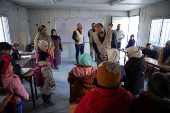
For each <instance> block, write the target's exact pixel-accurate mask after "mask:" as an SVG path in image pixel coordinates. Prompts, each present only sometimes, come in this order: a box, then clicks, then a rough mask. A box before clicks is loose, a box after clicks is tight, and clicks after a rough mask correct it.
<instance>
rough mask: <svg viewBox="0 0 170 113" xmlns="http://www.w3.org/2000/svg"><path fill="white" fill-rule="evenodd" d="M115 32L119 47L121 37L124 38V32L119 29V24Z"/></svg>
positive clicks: (119, 46)
mask: <svg viewBox="0 0 170 113" xmlns="http://www.w3.org/2000/svg"><path fill="white" fill-rule="evenodd" d="M114 31H115V33H116V39H117V45H118V48H121V42H122V39H124V38H125V35H124V32H123V31H122V30H121V29H120V24H118V25H117V29H115V30H114Z"/></svg>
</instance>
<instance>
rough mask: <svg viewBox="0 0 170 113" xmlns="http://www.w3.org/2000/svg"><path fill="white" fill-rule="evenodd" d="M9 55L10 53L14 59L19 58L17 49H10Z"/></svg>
mask: <svg viewBox="0 0 170 113" xmlns="http://www.w3.org/2000/svg"><path fill="white" fill-rule="evenodd" d="M11 55H12V58H13V59H14V61H15V60H18V59H19V52H18V50H17V51H16V50H14V49H12V50H11Z"/></svg>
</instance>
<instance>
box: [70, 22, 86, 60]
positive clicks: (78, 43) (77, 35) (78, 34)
mask: <svg viewBox="0 0 170 113" xmlns="http://www.w3.org/2000/svg"><path fill="white" fill-rule="evenodd" d="M72 39H73V40H74V41H75V47H76V60H77V63H78V58H79V51H80V52H81V54H83V53H84V36H83V31H82V25H81V24H80V23H78V24H77V29H76V30H75V31H74V32H73V36H72Z"/></svg>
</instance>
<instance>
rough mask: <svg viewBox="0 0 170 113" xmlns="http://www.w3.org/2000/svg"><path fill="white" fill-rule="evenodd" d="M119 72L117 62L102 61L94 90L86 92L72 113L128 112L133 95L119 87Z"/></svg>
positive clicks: (119, 68)
mask: <svg viewBox="0 0 170 113" xmlns="http://www.w3.org/2000/svg"><path fill="white" fill-rule="evenodd" d="M120 74H121V67H120V65H119V64H118V63H117V62H110V61H106V62H102V63H101V64H100V65H99V67H98V70H97V75H96V77H97V81H95V82H94V85H95V89H96V91H90V92H88V93H87V94H86V95H85V96H84V97H83V98H82V100H81V101H80V103H79V104H78V106H77V108H76V110H75V112H74V113H129V110H130V105H131V102H132V100H133V96H132V95H131V94H130V93H129V92H128V91H126V90H125V89H123V88H122V87H119V83H120Z"/></svg>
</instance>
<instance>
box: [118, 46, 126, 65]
mask: <svg viewBox="0 0 170 113" xmlns="http://www.w3.org/2000/svg"><path fill="white" fill-rule="evenodd" d="M118 51H121V52H124V53H125V55H124V65H125V63H126V53H127V50H123V49H121V48H118Z"/></svg>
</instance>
